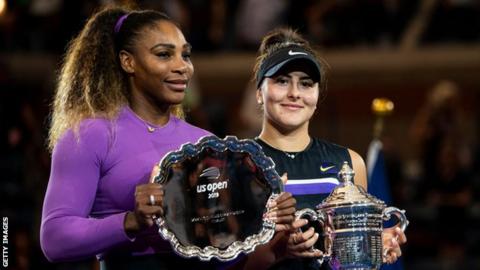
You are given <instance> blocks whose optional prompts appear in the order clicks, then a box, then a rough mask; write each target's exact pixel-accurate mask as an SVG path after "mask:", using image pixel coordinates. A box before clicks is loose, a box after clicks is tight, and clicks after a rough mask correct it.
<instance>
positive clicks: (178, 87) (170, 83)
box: [165, 79, 188, 91]
mask: <svg viewBox="0 0 480 270" xmlns="http://www.w3.org/2000/svg"><path fill="white" fill-rule="evenodd" d="M187 83H188V80H185V79H169V80H165V84H166V85H167V87H168V88H170V89H172V90H174V91H185V89H186V88H187Z"/></svg>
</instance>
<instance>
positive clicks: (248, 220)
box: [154, 136, 283, 261]
mask: <svg viewBox="0 0 480 270" xmlns="http://www.w3.org/2000/svg"><path fill="white" fill-rule="evenodd" d="M159 165H160V172H159V174H158V175H157V176H156V177H155V178H154V182H155V183H159V184H162V185H163V189H164V198H163V216H160V217H155V218H154V220H155V223H156V224H157V226H158V228H159V229H158V232H159V233H160V235H161V236H162V237H163V238H164V239H165V240H167V241H169V242H170V244H171V245H172V247H173V250H174V251H175V252H176V253H178V254H179V255H181V256H183V257H187V258H190V257H198V258H199V259H200V260H203V261H207V260H210V259H212V258H217V259H218V260H220V261H229V260H233V259H235V258H236V257H237V256H238V255H239V254H240V253H242V252H243V253H249V252H252V251H253V250H254V249H255V247H256V246H257V245H260V244H264V243H266V242H268V241H269V240H270V239H271V238H272V237H273V234H274V232H275V223H274V222H273V221H271V220H269V219H268V218H267V217H266V216H265V215H264V214H265V213H266V212H268V211H269V209H270V208H269V205H270V201H272V200H275V198H276V197H277V196H278V195H279V194H280V192H281V191H282V190H283V184H282V181H281V180H280V176H279V175H278V174H277V172H276V171H275V165H274V163H273V161H272V160H271V159H270V158H269V157H267V156H266V155H265V154H264V152H263V150H262V147H261V146H260V145H258V144H257V143H256V142H255V141H253V140H248V139H245V140H239V139H237V138H236V137H234V136H227V137H225V138H224V139H220V138H218V137H216V136H206V137H203V138H201V139H200V140H199V141H198V142H197V143H196V144H191V143H187V144H184V145H182V146H181V148H180V149H179V150H177V151H172V152H169V153H168V154H167V155H165V157H164V158H163V159H162V160H161V161H160V163H159Z"/></svg>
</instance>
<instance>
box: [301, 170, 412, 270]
mask: <svg viewBox="0 0 480 270" xmlns="http://www.w3.org/2000/svg"><path fill="white" fill-rule="evenodd" d="M354 174H355V173H354V171H353V170H352V169H351V168H350V166H348V163H347V162H345V163H344V164H343V166H342V169H341V171H340V172H339V176H340V177H339V178H340V179H341V180H343V181H342V183H341V184H340V185H339V186H337V187H336V188H335V189H334V190H333V191H332V193H331V194H330V195H329V196H328V197H327V198H326V199H325V200H324V201H323V202H322V203H320V204H319V205H317V210H316V211H314V210H312V209H309V208H305V209H302V210H299V211H297V212H296V213H295V215H296V218H297V219H300V218H308V219H309V220H311V221H317V222H319V223H320V225H321V227H322V228H323V234H324V248H325V250H324V255H323V257H321V258H319V259H318V260H319V262H323V260H328V261H329V264H330V266H331V267H332V268H333V269H340V270H343V269H355V270H364V269H365V270H367V269H368V270H371V269H379V268H380V266H381V265H382V259H383V256H384V254H386V253H387V252H388V250H384V248H383V247H382V231H383V221H387V220H389V219H390V218H391V215H392V214H393V215H395V216H396V217H397V218H398V220H399V222H400V228H401V229H402V230H403V231H405V229H406V227H407V225H408V220H407V218H406V216H405V211H404V210H399V209H398V208H395V207H386V205H385V203H384V202H383V201H381V200H379V199H377V198H375V197H374V196H372V195H370V194H368V193H367V192H366V191H365V190H364V189H363V188H362V187H360V186H357V185H355V184H354V183H353V176H354Z"/></svg>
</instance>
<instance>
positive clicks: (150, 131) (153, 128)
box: [129, 108, 157, 133]
mask: <svg viewBox="0 0 480 270" xmlns="http://www.w3.org/2000/svg"><path fill="white" fill-rule="evenodd" d="M129 109H130V111H131V112H132V114H133V116H135V118H137V119H138V120H139V121H140V122H142V123H143V125H145V127H146V128H147V131H148V133H153V132H155V130H157V127H155V126H153V125H152V124H149V123H148V122H147V121H145V120H143V118H141V117H140V116H139V115H137V114H136V113H135V112H134V111H133V110H132V109H131V108H129Z"/></svg>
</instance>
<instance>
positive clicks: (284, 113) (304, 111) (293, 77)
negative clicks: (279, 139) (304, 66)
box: [257, 71, 319, 131]
mask: <svg viewBox="0 0 480 270" xmlns="http://www.w3.org/2000/svg"><path fill="white" fill-rule="evenodd" d="M318 93H319V89H318V83H316V82H314V81H313V80H312V78H310V76H308V75H307V74H306V73H305V72H303V71H292V72H282V73H280V74H278V75H275V76H274V77H271V78H265V80H264V82H263V83H262V86H261V87H260V88H259V89H258V90H257V100H258V101H259V103H260V104H263V111H264V118H265V119H264V120H265V122H266V124H267V125H271V126H273V127H275V128H276V129H279V130H281V131H292V130H297V129H299V128H305V129H307V130H308V121H309V120H310V118H311V117H312V115H313V113H314V112H315V109H316V108H317V101H318Z"/></svg>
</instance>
